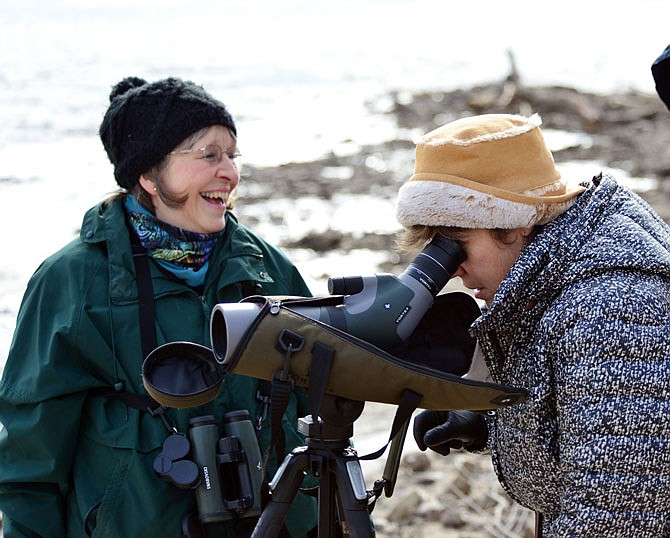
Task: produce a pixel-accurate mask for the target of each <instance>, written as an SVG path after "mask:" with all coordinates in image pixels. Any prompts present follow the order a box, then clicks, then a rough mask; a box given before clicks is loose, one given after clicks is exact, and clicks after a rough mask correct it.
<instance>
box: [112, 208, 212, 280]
mask: <svg viewBox="0 0 670 538" xmlns="http://www.w3.org/2000/svg"><path fill="white" fill-rule="evenodd" d="M124 207H125V210H126V215H127V217H128V221H129V222H130V225H131V226H132V228H133V230H134V231H135V233H136V234H137V237H139V239H140V243H141V244H142V246H143V247H144V248H145V249H147V254H148V255H149V256H151V257H152V258H153V259H155V260H156V261H157V262H158V263H159V264H160V265H161V266H162V267H164V268H165V269H167V270H168V271H170V272H171V273H173V274H174V275H175V276H177V277H179V278H181V279H182V280H184V281H185V282H186V283H187V284H189V285H190V286H201V285H202V284H203V283H204V281H205V274H206V273H207V266H208V260H209V256H210V254H211V253H212V250H213V249H214V247H215V246H216V242H217V241H218V240H219V238H220V237H221V236H222V235H223V231H220V232H216V233H210V234H207V233H196V232H189V231H188V230H184V229H182V228H178V227H176V226H172V225H170V224H168V223H167V222H163V221H162V220H159V219H157V218H156V217H155V216H154V215H152V214H151V213H150V212H149V211H147V210H146V209H145V208H144V207H142V205H141V204H140V203H139V202H138V201H137V199H136V198H135V197H134V196H133V195H129V196H127V197H126V198H125V199H124Z"/></svg>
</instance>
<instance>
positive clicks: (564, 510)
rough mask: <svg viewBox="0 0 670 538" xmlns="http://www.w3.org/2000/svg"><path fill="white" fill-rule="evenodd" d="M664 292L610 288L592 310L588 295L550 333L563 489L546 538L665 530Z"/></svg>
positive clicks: (667, 399) (668, 365) (669, 391)
mask: <svg viewBox="0 0 670 538" xmlns="http://www.w3.org/2000/svg"><path fill="white" fill-rule="evenodd" d="M662 289H664V290H665V292H664V293H659V292H660V291H661V290H662ZM668 293H670V291H669V290H668V289H667V285H666V286H665V287H661V289H659V288H656V290H655V291H654V286H653V285H652V284H651V283H650V282H649V281H645V282H642V283H640V284H639V289H635V287H631V286H627V287H626V289H617V288H616V286H615V287H613V288H612V289H611V292H608V293H606V294H605V296H602V297H598V298H596V301H598V302H599V304H608V308H599V307H597V306H594V302H593V299H594V298H593V297H591V299H589V298H588V295H593V294H594V290H591V293H589V294H586V293H584V294H582V296H581V298H578V299H573V306H575V307H574V308H569V309H565V310H564V311H563V313H564V315H563V316H562V319H561V321H560V322H558V323H557V326H556V327H554V329H555V332H554V338H556V340H555V346H554V350H555V356H554V363H555V387H556V406H557V410H556V411H557V416H558V431H559V439H558V451H559V453H558V457H559V461H560V471H561V476H562V485H563V486H562V493H561V499H560V506H561V511H560V513H559V514H558V515H557V517H554V518H550V520H551V521H552V523H551V529H546V530H548V531H549V532H547V535H548V536H552V537H554V536H555V537H559V536H602V537H609V536H639V537H643V536H665V535H666V534H667V532H668V530H670V527H669V526H668V525H669V524H668V520H669V519H668V518H669V517H670V421H669V420H668V416H670V382H669V380H668V379H669V378H668V372H670V346H668V330H669V329H668V319H669V312H668V310H669V307H668V304H667V302H668V299H667V297H669V296H670V295H668ZM548 338H551V337H550V336H548Z"/></svg>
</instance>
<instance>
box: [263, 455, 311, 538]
mask: <svg viewBox="0 0 670 538" xmlns="http://www.w3.org/2000/svg"><path fill="white" fill-rule="evenodd" d="M305 450H306V447H299V448H297V449H295V450H294V451H293V452H291V453H290V454H289V455H287V456H286V458H284V461H283V463H282V464H281V467H279V469H278V470H277V472H276V473H275V476H274V477H273V478H272V481H271V482H270V494H271V498H270V502H269V503H268V505H267V506H266V507H265V509H264V510H263V512H262V513H261V517H260V519H259V520H258V523H257V524H256V527H255V528H254V532H253V534H252V535H251V538H274V537H275V536H277V535H278V534H279V531H280V530H281V528H282V524H283V523H284V519H286V516H287V514H288V512H289V510H290V509H291V504H292V503H293V500H294V499H295V496H296V494H297V493H298V490H299V488H300V485H301V484H302V480H303V477H304V471H306V470H308V465H309V455H308V454H307V453H306V452H305Z"/></svg>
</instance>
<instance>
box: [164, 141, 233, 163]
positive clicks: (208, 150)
mask: <svg viewBox="0 0 670 538" xmlns="http://www.w3.org/2000/svg"><path fill="white" fill-rule="evenodd" d="M185 153H200V156H199V157H198V159H204V160H205V161H207V162H208V163H210V164H219V163H220V162H221V161H222V160H223V154H224V151H223V149H221V146H217V145H216V144H207V145H206V146H205V147H202V148H198V149H182V150H179V151H171V152H170V153H168V155H182V154H185ZM226 155H227V157H228V159H230V160H231V161H233V162H234V161H235V159H237V158H238V157H239V156H240V153H239V152H238V151H237V150H234V151H232V152H231V153H227V154H226Z"/></svg>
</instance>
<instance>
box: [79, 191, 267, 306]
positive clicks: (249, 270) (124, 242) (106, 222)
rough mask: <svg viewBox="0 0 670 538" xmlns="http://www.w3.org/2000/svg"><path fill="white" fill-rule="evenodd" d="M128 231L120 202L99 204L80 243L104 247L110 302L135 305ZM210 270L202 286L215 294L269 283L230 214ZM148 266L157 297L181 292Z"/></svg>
mask: <svg viewBox="0 0 670 538" xmlns="http://www.w3.org/2000/svg"><path fill="white" fill-rule="evenodd" d="M129 233H130V232H129V228H128V226H127V224H126V216H125V212H124V210H123V204H122V202H121V200H113V201H111V202H107V203H105V202H103V203H100V204H98V205H97V206H95V207H93V208H91V209H90V210H89V211H87V213H86V214H85V216H84V220H83V222H82V226H81V232H80V238H81V241H83V242H84V243H87V244H95V243H100V244H102V243H104V248H105V249H106V252H107V259H108V265H109V275H110V283H109V293H110V297H111V300H112V302H114V303H117V304H118V303H127V302H136V301H137V284H136V282H135V267H134V264H133V255H132V249H131V245H130V235H129ZM211 260H212V261H213V262H214V263H210V270H209V272H208V274H207V278H206V281H205V286H206V287H208V286H212V285H213V286H216V288H217V295H220V293H219V290H221V289H222V288H224V287H226V286H228V285H230V284H232V283H235V282H241V281H245V280H257V281H260V282H273V280H272V279H271V278H270V277H269V276H268V272H267V270H266V269H265V264H264V259H263V252H262V251H261V250H260V248H259V247H258V245H257V244H256V242H255V241H254V240H253V238H252V236H251V232H249V230H247V229H246V228H244V227H243V226H241V225H240V224H239V223H238V222H237V218H236V217H235V216H234V215H233V214H232V213H228V214H227V215H226V233H225V234H224V235H223V237H222V238H221V239H220V240H219V242H218V244H217V245H216V247H215V248H214V251H213V252H212V257H211ZM150 265H151V271H152V275H153V277H154V283H155V284H156V289H155V290H154V293H156V294H157V295H158V294H161V293H165V292H170V291H174V290H183V287H184V284H183V283H181V282H178V281H176V280H175V279H171V278H170V277H169V276H168V275H166V274H165V273H163V272H162V271H161V270H160V269H158V268H157V267H156V266H155V264H150Z"/></svg>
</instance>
